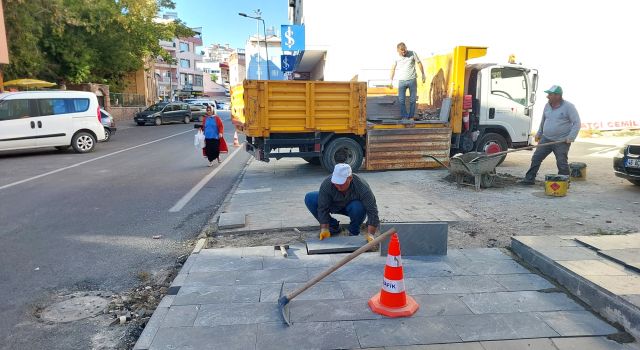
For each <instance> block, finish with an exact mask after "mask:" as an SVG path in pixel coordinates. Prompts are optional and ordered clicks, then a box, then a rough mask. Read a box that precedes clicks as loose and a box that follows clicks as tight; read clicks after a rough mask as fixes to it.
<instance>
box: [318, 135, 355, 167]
mask: <svg viewBox="0 0 640 350" xmlns="http://www.w3.org/2000/svg"><path fill="white" fill-rule="evenodd" d="M363 158H364V152H363V150H362V146H360V144H359V143H358V142H356V141H355V140H353V139H350V138H348V137H339V138H337V139H334V140H333V141H330V142H329V144H328V145H327V146H325V148H324V152H323V153H322V166H323V167H324V168H325V169H326V170H327V171H328V172H333V168H334V167H335V166H336V164H338V163H347V164H349V166H351V169H352V170H353V171H356V170H358V169H360V166H361V165H362V160H363Z"/></svg>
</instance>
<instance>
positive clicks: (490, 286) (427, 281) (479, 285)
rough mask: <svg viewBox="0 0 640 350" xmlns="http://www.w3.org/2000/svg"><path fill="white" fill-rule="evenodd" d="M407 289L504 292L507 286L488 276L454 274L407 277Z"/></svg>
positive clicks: (437, 291) (440, 292)
mask: <svg viewBox="0 0 640 350" xmlns="http://www.w3.org/2000/svg"><path fill="white" fill-rule="evenodd" d="M405 285H406V286H407V291H413V292H412V293H415V294H458V293H465V294H470V293H488V292H503V291H505V288H504V287H503V286H501V285H500V284H499V283H498V282H496V281H495V280H493V279H492V278H490V277H488V276H452V277H425V278H408V279H405Z"/></svg>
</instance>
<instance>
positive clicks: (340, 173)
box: [331, 163, 351, 185]
mask: <svg viewBox="0 0 640 350" xmlns="http://www.w3.org/2000/svg"><path fill="white" fill-rule="evenodd" d="M349 176H351V167H350V166H349V164H344V163H338V164H336V166H335V167H334V168H333V175H332V176H331V182H332V183H334V184H336V185H342V184H344V183H345V182H346V181H347V178H348V177H349Z"/></svg>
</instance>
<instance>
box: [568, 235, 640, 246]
mask: <svg viewBox="0 0 640 350" xmlns="http://www.w3.org/2000/svg"><path fill="white" fill-rule="evenodd" d="M576 240H577V241H579V242H580V243H583V244H586V245H588V246H591V247H593V248H595V249H597V250H614V249H629V248H640V233H632V234H627V235H607V236H583V237H579V238H576Z"/></svg>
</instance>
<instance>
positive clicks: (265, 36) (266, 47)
mask: <svg viewBox="0 0 640 350" xmlns="http://www.w3.org/2000/svg"><path fill="white" fill-rule="evenodd" d="M238 15H240V16H242V17H247V18H253V19H255V20H258V21H262V30H263V32H264V51H265V54H266V56H267V80H271V71H270V69H269V47H268V46H267V45H268V44H267V26H266V24H265V23H264V19H262V17H260V16H257V17H253V16H249V15H247V14H246V13H242V12H240V13H238ZM258 40H260V38H258ZM259 42H260V41H258V43H259ZM258 47H260V44H258ZM258 56H260V53H259V51H258Z"/></svg>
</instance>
